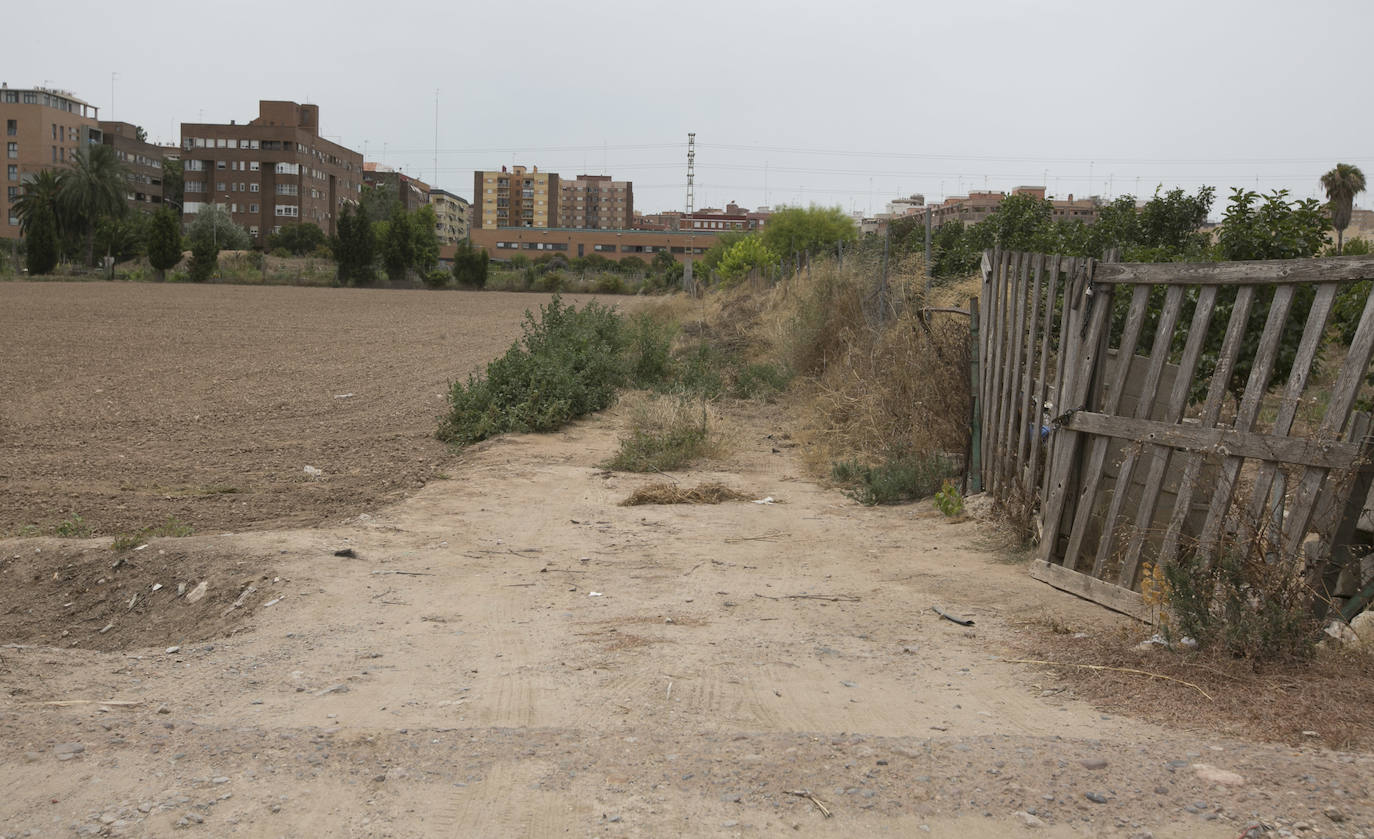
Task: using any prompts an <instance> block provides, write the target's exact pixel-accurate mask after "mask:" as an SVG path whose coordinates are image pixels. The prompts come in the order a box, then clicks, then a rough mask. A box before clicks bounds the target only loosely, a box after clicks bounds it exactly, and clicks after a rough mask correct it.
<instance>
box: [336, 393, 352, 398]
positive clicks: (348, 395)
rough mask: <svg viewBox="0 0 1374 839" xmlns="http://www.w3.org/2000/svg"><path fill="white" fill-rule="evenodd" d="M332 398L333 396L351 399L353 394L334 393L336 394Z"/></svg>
mask: <svg viewBox="0 0 1374 839" xmlns="http://www.w3.org/2000/svg"><path fill="white" fill-rule="evenodd" d="M334 398H335V399H352V398H353V394H351V393H336V394H334Z"/></svg>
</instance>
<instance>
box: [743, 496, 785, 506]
mask: <svg viewBox="0 0 1374 839" xmlns="http://www.w3.org/2000/svg"><path fill="white" fill-rule="evenodd" d="M749 503H750V504H776V503H778V502H776V501H774V500H773V496H771V495H769V496H767V497H765V498H760V499H758V500H757V501H750V502H749Z"/></svg>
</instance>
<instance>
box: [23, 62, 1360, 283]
mask: <svg viewBox="0 0 1374 839" xmlns="http://www.w3.org/2000/svg"><path fill="white" fill-rule="evenodd" d="M0 120H3V122H4V124H5V158H6V159H5V187H6V188H5V191H4V194H3V199H2V200H0V219H4V220H5V223H4V224H3V225H0V238H4V239H17V238H19V235H20V227H19V219H18V216H17V215H16V212H15V210H14V204H15V201H16V200H17V199H18V197H19V196H20V195H21V194H22V190H23V184H24V182H25V180H26V179H27V178H28V177H30V176H33V175H35V174H37V173H39V172H41V171H44V170H46V169H52V168H63V167H66V166H69V165H70V162H71V161H72V159H73V156H74V155H75V153H76V150H77V149H78V148H80V147H81V146H82V145H85V144H104V145H107V146H111V147H113V148H114V150H115V153H116V156H117V157H118V158H119V159H120V160H121V161H122V162H123V163H124V164H125V165H126V166H127V167H128V176H127V177H128V181H129V187H128V193H127V196H128V203H129V206H130V207H131V208H134V209H138V210H144V211H151V210H154V209H157V208H158V207H161V206H162V205H163V204H169V205H173V209H175V210H177V211H178V212H179V213H181V214H182V215H183V216H193V215H195V214H196V213H197V212H199V211H200V209H201V208H203V207H205V206H207V205H215V206H218V207H220V208H222V209H223V210H225V211H227V212H228V213H229V214H230V216H231V217H232V218H233V220H234V222H235V223H236V224H238V225H240V226H242V227H243V228H244V229H245V230H247V231H248V233H249V234H250V236H251V237H252V238H253V240H254V241H255V242H256V243H257V244H258V245H263V244H264V243H265V242H266V239H267V237H268V236H269V235H271V234H272V233H273V232H275V231H277V230H279V229H280V228H281V226H282V225H284V224H288V223H292V222H310V223H312V224H315V225H317V226H319V227H320V229H321V230H323V231H324V232H325V233H326V234H333V233H334V232H335V223H336V220H337V218H338V214H339V211H340V210H341V209H342V208H343V207H344V205H345V204H347V203H357V202H359V201H360V199H361V196H362V190H363V189H364V187H372V188H376V189H379V190H383V191H386V192H390V193H391V194H393V195H394V196H395V197H396V199H397V200H398V201H399V202H400V205H401V206H402V207H403V208H404V209H405V210H407V211H413V210H416V209H418V208H419V207H421V206H425V205H428V206H430V207H432V208H433V210H434V214H435V218H436V231H435V232H436V234H437V236H438V239H439V243H440V248H441V258H443V259H445V260H447V259H449V258H451V256H452V254H453V251H454V248H455V247H456V245H457V244H458V243H459V242H460V241H462V240H464V239H470V241H471V242H472V243H473V245H474V246H477V247H481V248H485V249H486V250H487V252H488V254H490V255H491V257H492V258H493V259H497V260H508V259H510V258H511V257H512V256H514V255H515V254H517V253H521V252H526V253H527V255H534V256H540V255H543V254H545V253H555V254H563V255H565V256H567V257H570V258H571V257H574V256H576V257H585V256H588V255H591V254H597V255H600V256H603V257H605V258H607V259H614V260H620V259H624V258H627V257H630V256H637V257H642V256H644V255H653V254H656V253H660V252H665V251H666V252H668V253H670V254H672V255H673V256H674V257H675V258H682V257H683V256H684V255H687V254H701V253H704V252H705V251H706V250H707V249H709V248H710V247H711V246H712V245H714V244H715V243H716V242H717V241H718V238H719V237H720V235H721V234H723V233H730V232H756V231H760V230H762V229H763V228H764V227H765V226H766V225H767V223H768V218H769V215H770V214H771V209H772V208H770V207H758V208H755V209H752V210H751V209H749V208H746V207H741V206H739V205H738V204H736V203H734V202H733V201H732V202H730V203H728V204H726V205H725V206H724V207H721V208H716V207H706V208H702V209H694V210H693V211H691V212H687V211H685V210H660V211H657V212H653V213H642V212H641V211H640V210H638V209H636V208H635V204H634V184H633V182H631V181H629V180H617V179H615V178H614V177H612V176H610V175H604V174H603V175H586V174H582V175H577V176H575V177H572V178H565V177H561V176H560V175H559V174H558V173H556V172H549V171H541V170H540V168H539V167H538V166H537V165H529V166H518V165H517V166H501V167H500V168H499V169H493V170H479V171H476V172H474V173H473V192H472V198H471V199H468V198H465V197H463V196H462V195H459V194H457V193H456V192H453V191H450V190H447V189H444V188H441V187H440V186H438V185H436V184H428V183H425V182H423V181H421V180H420V179H418V178H415V177H412V176H409V175H406V174H404V173H402V172H400V171H397V170H395V169H393V168H391V167H388V166H385V165H382V164H379V163H376V162H373V161H367V160H364V159H363V155H362V153H360V152H358V151H356V150H354V149H350V148H347V147H345V146H342V145H339V144H337V143H334V142H332V141H330V140H328V139H326V138H325V137H324V136H323V135H321V134H320V108H319V106H318V105H313V104H299V103H296V102H290V101H280V100H262V101H260V102H259V105H258V114H257V116H256V117H255V118H253V119H249V120H247V121H244V122H239V121H238V120H230V121H229V122H228V123H201V122H196V123H182V124H181V130H180V134H181V137H180V142H179V143H178V144H177V145H155V144H152V143H149V142H147V140H146V139H145V137H144V135H143V132H142V130H141V129H140V128H139V127H138V126H137V125H135V124H133V123H129V122H116V121H109V120H101V119H100V118H99V108H98V107H96V106H94V105H91V104H90V103H88V102H85V101H83V100H81V99H79V98H77V97H76V96H75V95H74V94H73V93H71V92H69V91H64V90H57V89H53V88H48V87H32V88H12V87H10V86H9V85H8V83H3V84H0ZM167 160H176V161H180V163H181V167H182V190H181V194H180V195H179V196H178V195H171V194H167V191H166V190H165V189H164V187H166V186H167V185H166V184H164V176H163V172H164V167H163V162H164V161H167ZM1011 194H1013V195H1018V194H1026V195H1031V196H1034V197H1036V198H1040V199H1047V198H1048V200H1049V201H1050V203H1051V205H1052V207H1053V216H1054V218H1055V219H1056V220H1059V219H1067V220H1077V221H1081V222H1083V223H1084V224H1092V223H1094V222H1095V221H1096V220H1097V215H1098V212H1099V210H1100V208H1101V207H1102V206H1103V205H1104V201H1103V199H1101V198H1100V197H1098V196H1088V197H1079V198H1075V197H1074V196H1073V195H1069V196H1067V197H1065V198H1062V199H1061V198H1058V197H1054V196H1047V195H1046V188H1045V187H1044V186H1021V187H1017V188H1015V189H1014V190H1012V193H1011ZM1006 197H1007V193H1004V192H999V191H990V190H983V191H977V190H975V191H971V192H969V194H968V195H958V196H950V197H947V198H945V199H944V200H942V201H940V202H938V203H932V204H927V203H926V201H925V198H924V196H922V195H920V194H913V195H909V196H904V197H901V198H895V199H893V200H892V201H890V202H888V203H887V206H886V209H885V212H882V213H878V214H875V215H873V216H865V215H863V214H861V213H855V214H853V218H854V221H855V224H856V225H857V226H858V228H859V230H860V232H861V234H882V233H883V232H884V230H885V229H886V227H887V224H888V223H889V222H890V221H891V220H893V219H897V218H909V217H913V216H914V217H916V219H915V220H916V221H917V222H918V223H924V222H925V220H926V216H929V217H930V224H931V226H932V228H935V227H939V226H940V225H942V224H944V223H946V222H950V221H960V222H963V223H965V224H975V223H977V222H979V221H982V220H983V219H985V218H987V217H988V216H989V215H991V214H992V213H993V212H994V211H995V210H996V209H997V208H998V207H999V206H1000V205H1001V203H1002V201H1003V200H1004V199H1005V198H1006ZM178 200H179V201H180V203H179V205H178V204H177V202H178ZM1355 215H1356V217H1355V218H1354V219H1352V225H1351V227H1352V231H1351V232H1352V234H1356V233H1361V232H1365V231H1369V230H1374V213H1371V212H1369V211H1363V210H1356V211H1355Z"/></svg>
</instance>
